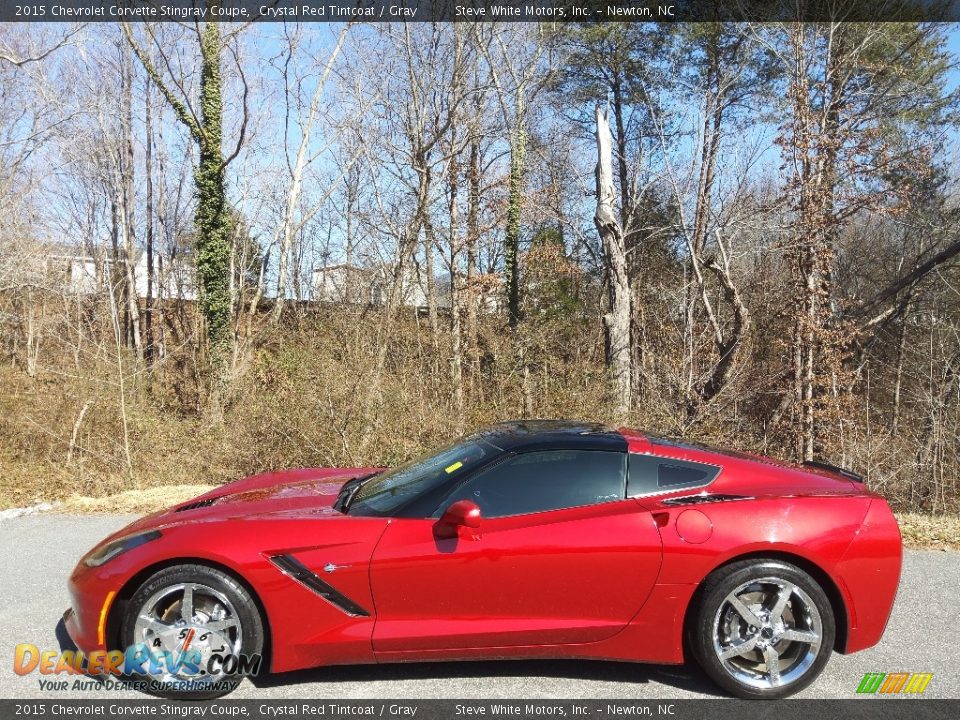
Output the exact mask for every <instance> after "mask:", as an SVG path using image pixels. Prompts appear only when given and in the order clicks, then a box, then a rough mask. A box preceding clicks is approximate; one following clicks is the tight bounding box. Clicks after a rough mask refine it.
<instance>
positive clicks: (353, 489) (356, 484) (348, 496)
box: [333, 472, 380, 515]
mask: <svg viewBox="0 0 960 720" xmlns="http://www.w3.org/2000/svg"><path fill="white" fill-rule="evenodd" d="M379 474H380V473H378V472H375V473H370V474H369V475H363V476H361V477H355V478H351V479H350V480H347V481H346V482H345V483H344V484H343V487H342V488H340V492H339V493H338V494H337V500H336V502H334V503H333V507H334V509H335V510H339V511H340V512H342V513H343V514H344V515H346V514H347V511H348V510H349V509H350V505H351V503H353V499H354V498H355V497H356V496H357V492H358V491H359V490H360V487H361V486H362V485H363V483H365V482H366V481H367V480H369V479H370V478H372V477H374V476H376V475H379ZM338 506H339V507H338Z"/></svg>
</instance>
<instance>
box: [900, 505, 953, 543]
mask: <svg viewBox="0 0 960 720" xmlns="http://www.w3.org/2000/svg"><path fill="white" fill-rule="evenodd" d="M897 520H899V521H900V532H901V533H902V534H903V542H904V544H905V545H906V546H907V547H910V548H919V549H924V550H960V515H924V514H921V513H899V514H898V515H897Z"/></svg>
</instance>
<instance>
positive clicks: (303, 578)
mask: <svg viewBox="0 0 960 720" xmlns="http://www.w3.org/2000/svg"><path fill="white" fill-rule="evenodd" d="M269 559H270V562H271V563H273V565H274V567H276V568H277V569H278V570H279V571H280V572H282V573H283V574H284V575H287V576H288V577H290V578H293V579H294V580H296V581H297V582H298V583H300V584H301V585H303V586H304V587H306V588H308V589H309V590H312V591H313V592H315V593H316V594H317V595H319V596H320V597H322V598H323V599H324V600H326V601H327V602H328V603H330V604H331V605H333V606H334V607H336V608H339V609H340V610H342V611H343V612H345V613H346V614H347V615H351V616H353V617H370V613H368V612H367V611H366V610H364V609H363V608H362V607H360V606H359V605H357V603H355V602H354V601H353V600H351V599H350V598H348V597H347V596H346V595H344V594H343V593H341V592H340V591H339V590H337V589H336V588H335V587H333V586H332V585H330V584H328V583H326V582H324V581H323V580H321V579H320V578H319V577H317V575H316V573H314V572H312V571H311V570H310V568H308V567H307V566H306V565H304V564H303V563H302V562H300V561H299V560H297V559H296V558H295V557H293V556H292V555H273V556H272V557H270V558H269Z"/></svg>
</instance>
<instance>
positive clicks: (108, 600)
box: [97, 590, 117, 645]
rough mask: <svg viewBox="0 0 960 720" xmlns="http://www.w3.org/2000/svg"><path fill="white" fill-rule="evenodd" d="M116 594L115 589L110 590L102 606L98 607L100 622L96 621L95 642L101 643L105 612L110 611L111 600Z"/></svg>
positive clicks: (104, 626)
mask: <svg viewBox="0 0 960 720" xmlns="http://www.w3.org/2000/svg"><path fill="white" fill-rule="evenodd" d="M116 594H117V591H116V590H111V591H110V592H108V593H107V597H106V599H105V600H104V601H103V607H102V608H100V622H99V623H97V644H98V645H103V644H104V638H105V637H106V632H107V613H108V612H109V611H110V604H111V603H112V602H113V598H114V596H115V595H116Z"/></svg>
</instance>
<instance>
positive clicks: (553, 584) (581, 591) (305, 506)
mask: <svg viewBox="0 0 960 720" xmlns="http://www.w3.org/2000/svg"><path fill="white" fill-rule="evenodd" d="M900 564H901V539H900V531H899V529H898V527H897V523H896V520H895V519H894V516H893V514H892V513H891V511H890V509H889V507H888V506H887V503H886V502H885V501H884V500H883V498H881V497H880V496H879V495H876V494H874V493H872V492H870V491H869V490H867V489H866V487H865V486H864V484H863V482H861V479H860V478H859V477H858V476H857V475H855V474H853V473H851V472H849V471H846V470H842V469H840V468H836V467H833V466H829V465H822V464H807V465H804V466H793V465H788V464H785V463H781V462H778V461H775V460H771V459H768V458H764V457H759V456H753V455H745V454H742V453H736V452H723V451H719V450H713V449H709V448H705V447H701V446H697V445H692V444H686V443H683V442H677V441H673V440H666V439H662V438H659V437H655V436H652V435H648V434H643V433H640V432H637V431H634V430H628V429H625V428H621V429H619V430H618V429H613V428H610V427H605V426H602V425H594V424H586V423H572V422H560V421H518V422H510V423H503V424H499V425H494V426H492V427H490V428H487V429H485V430H481V431H479V432H476V433H474V434H472V435H470V436H468V437H466V438H464V439H462V440H460V441H458V442H456V443H455V444H453V445H451V446H449V447H447V448H445V449H443V450H441V451H439V452H437V453H434V454H431V455H429V456H428V457H425V458H422V459H419V460H415V461H413V462H410V463H407V464H406V465H403V466H401V467H398V468H395V469H392V470H384V469H382V468H381V469H378V468H349V469H300V470H288V471H283V472H274V473H267V474H263V475H258V476H255V477H250V478H246V479H243V480H238V481H236V482H233V483H230V484H227V485H224V486H222V487H219V488H217V489H215V490H212V491H211V492H209V493H207V494H205V495H201V496H199V497H198V498H196V499H194V500H191V501H190V502H187V503H185V504H181V505H178V506H175V507H172V508H170V509H169V510H166V511H163V512H159V513H155V514H153V515H149V516H147V517H144V518H142V519H140V520H137V521H136V522H134V523H132V524H131V525H129V526H128V527H126V528H124V529H123V530H121V531H119V532H117V533H115V534H114V535H112V536H110V537H108V538H106V539H105V540H104V541H103V542H102V543H100V544H99V545H98V546H97V547H95V548H94V549H93V550H91V551H90V552H89V553H87V555H85V556H84V557H83V558H82V559H81V561H80V563H79V564H78V565H77V568H76V570H74V572H73V574H72V575H71V577H70V582H69V586H70V594H71V597H72V607H71V609H69V610H68V611H67V613H66V615H65V622H66V627H67V630H68V632H69V633H70V635H71V637H72V638H73V640H74V642H75V643H76V644H77V646H78V647H79V648H80V649H81V650H84V651H85V652H87V653H88V654H89V653H90V652H91V651H94V650H108V649H112V648H127V647H130V646H134V645H137V644H146V645H148V646H149V647H153V648H158V649H161V650H163V651H168V652H169V653H171V654H173V655H176V654H177V653H182V652H183V651H184V650H185V646H186V645H187V644H191V646H192V649H193V650H194V652H199V653H200V654H201V655H203V656H207V655H211V654H212V653H214V652H216V651H227V652H232V653H236V654H237V655H248V656H249V655H251V654H254V655H255V654H262V655H263V657H264V658H265V660H266V668H265V669H268V670H269V671H271V672H284V671H288V670H295V669H300V668H309V667H316V666H323V665H333V664H352V663H385V662H406V661H423V660H462V659H471V660H475V659H494V658H595V659H597V658H599V659H609V660H621V661H623V660H626V661H636V662H647V663H664V664H676V663H682V662H684V661H685V660H686V659H687V658H688V657H692V658H693V659H696V661H697V662H698V663H699V664H700V665H701V666H702V667H703V669H704V670H705V671H706V673H707V674H708V675H709V676H710V677H711V678H712V679H713V680H714V681H716V682H717V683H718V684H719V685H720V686H722V687H723V688H724V689H726V690H727V691H728V692H730V693H732V694H734V695H738V696H741V697H748V698H777V697H783V696H786V695H789V694H792V693H794V692H797V691H799V690H800V689H802V688H803V687H805V686H806V685H808V684H809V683H810V682H812V681H813V680H814V678H815V677H816V676H817V674H818V673H819V672H820V671H821V670H822V669H823V667H824V665H825V663H826V662H827V659H828V658H829V656H830V654H831V652H832V651H833V650H837V651H838V652H841V653H850V652H854V651H857V650H862V649H864V648H868V647H870V646H872V645H874V644H876V643H877V642H878V641H879V640H880V637H881V636H882V634H883V631H884V628H885V626H886V622H887V618H888V617H889V615H890V611H891V608H892V606H893V602H894V596H895V595H896V591H897V584H898V582H899V577H900ZM224 666H226V669H224ZM224 666H221V667H220V668H219V670H217V669H214V670H211V672H210V673H209V674H207V675H206V676H205V677H206V678H207V679H216V678H218V677H219V678H221V679H223V678H227V679H230V678H235V677H236V674H235V673H234V674H229V673H228V671H229V670H232V669H233V668H234V666H233V665H232V664H228V663H224ZM165 677H166V678H167V679H170V680H176V679H177V677H178V673H177V671H176V670H169V669H168V671H167V673H166V676H165ZM220 687H223V685H222V684H221V685H212V684H211V685H209V686H207V687H206V689H204V687H201V688H200V689H199V691H198V690H197V688H195V687H191V688H190V691H193V692H199V694H200V695H203V696H206V697H212V696H215V695H217V694H222V690H220V689H218V688H220ZM190 691H183V692H190ZM170 692H171V694H177V693H178V692H180V691H177V690H174V691H170Z"/></svg>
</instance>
